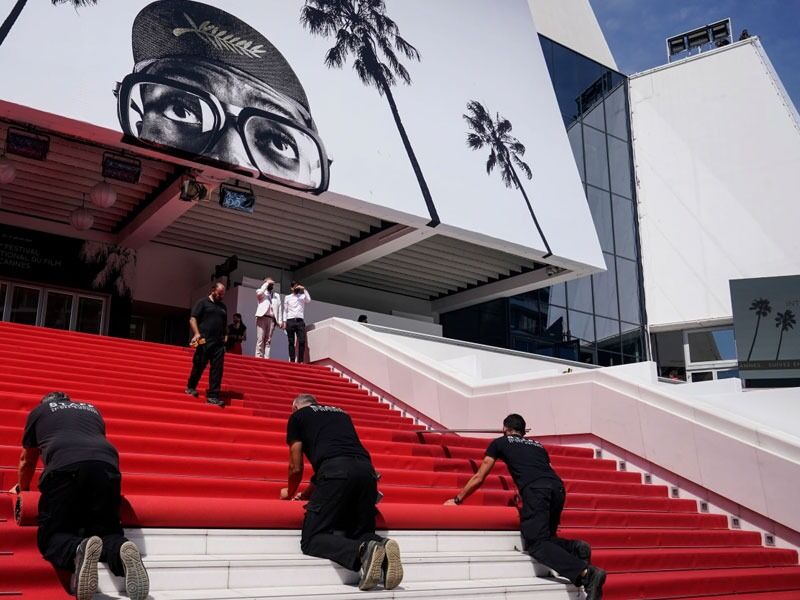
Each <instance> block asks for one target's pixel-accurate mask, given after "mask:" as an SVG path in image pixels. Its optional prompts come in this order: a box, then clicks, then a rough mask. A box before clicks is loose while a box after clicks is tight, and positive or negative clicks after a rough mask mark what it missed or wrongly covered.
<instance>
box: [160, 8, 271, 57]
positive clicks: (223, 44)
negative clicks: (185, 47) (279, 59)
mask: <svg viewBox="0 0 800 600" xmlns="http://www.w3.org/2000/svg"><path fill="white" fill-rule="evenodd" d="M183 16H184V17H186V21H188V23H189V25H191V27H176V28H175V29H173V30H172V35H174V36H175V37H180V36H182V35H183V34H185V33H194V34H195V35H196V36H197V37H199V38H200V39H201V40H203V41H204V42H205V43H206V44H210V45H211V46H214V47H216V48H219V49H220V50H226V51H228V52H235V53H236V54H239V55H241V56H249V57H250V58H261V57H262V55H263V54H264V53H265V52H266V51H267V50H266V49H265V48H264V46H263V45H262V44H255V45H254V44H253V42H252V41H251V40H245V39H243V38H242V37H241V36H238V35H236V34H235V33H231V32H229V31H227V30H225V29H220V28H219V27H217V26H216V25H214V24H213V23H211V22H210V21H203V22H202V23H200V25H199V26H198V25H197V24H196V23H195V22H194V20H193V19H192V18H191V17H190V16H189V15H187V14H186V13H183Z"/></svg>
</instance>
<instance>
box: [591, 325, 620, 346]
mask: <svg viewBox="0 0 800 600" xmlns="http://www.w3.org/2000/svg"><path fill="white" fill-rule="evenodd" d="M595 328H596V331H597V347H598V348H599V349H601V350H611V351H614V352H618V351H619V344H620V339H619V321H615V320H614V319H605V318H603V317H595Z"/></svg>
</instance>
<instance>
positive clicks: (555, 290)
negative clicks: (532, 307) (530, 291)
mask: <svg viewBox="0 0 800 600" xmlns="http://www.w3.org/2000/svg"><path fill="white" fill-rule="evenodd" d="M541 292H542V293H541V294H539V306H540V308H541V310H545V309H546V308H547V306H548V305H550V304H555V305H557V306H566V305H567V288H566V286H565V285H564V284H563V283H557V284H556V285H551V286H550V287H549V288H546V289H543V290H541Z"/></svg>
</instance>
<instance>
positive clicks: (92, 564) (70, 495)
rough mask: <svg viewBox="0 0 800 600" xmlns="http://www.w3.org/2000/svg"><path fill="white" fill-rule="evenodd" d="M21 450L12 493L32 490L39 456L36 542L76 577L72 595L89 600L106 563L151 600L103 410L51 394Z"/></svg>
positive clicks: (139, 598)
mask: <svg viewBox="0 0 800 600" xmlns="http://www.w3.org/2000/svg"><path fill="white" fill-rule="evenodd" d="M22 448H23V449H22V454H21V455H20V461H19V471H18V474H19V479H18V483H17V485H15V486H14V487H13V488H12V489H11V490H10V491H11V492H12V493H17V494H18V493H20V492H26V491H28V490H30V487H31V480H32V479H33V475H34V473H35V472H36V463H37V461H38V460H39V457H40V456H41V457H42V463H43V464H44V472H43V473H42V476H41V477H40V478H39V491H40V492H41V497H40V499H39V516H38V517H37V521H38V523H39V529H38V531H37V543H38V546H39V551H40V552H41V553H42V556H43V557H44V558H45V559H47V560H48V561H50V562H51V563H52V564H53V566H54V567H56V568H59V569H65V570H67V571H71V572H72V578H71V581H70V586H71V590H70V593H72V594H74V595H75V596H76V597H77V598H78V600H90V599H91V598H92V597H93V596H94V594H95V592H96V591H97V562H98V561H102V562H105V563H107V564H108V567H109V569H111V572H112V573H114V575H117V576H118V577H125V589H126V590H127V592H128V596H129V597H130V598H132V599H133V600H144V599H145V598H147V594H148V592H149V589H150V580H149V578H148V576H147V570H146V569H145V567H144V564H143V563H142V557H141V554H140V553H139V549H138V548H137V547H136V544H134V543H133V542H131V541H129V540H128V539H127V538H126V537H125V535H124V533H123V531H122V525H121V523H120V517H119V509H120V501H121V497H120V485H121V482H122V476H121V475H120V472H119V455H118V453H117V449H116V448H115V447H114V446H113V445H111V443H110V442H109V441H108V440H107V439H106V426H105V422H104V421H103V417H102V416H101V415H100V412H99V411H98V410H97V408H95V407H94V406H93V405H92V404H88V403H86V402H73V401H72V400H71V399H70V397H69V396H68V395H67V394H65V393H64V392H50V393H48V394H45V396H44V397H43V398H42V400H41V402H40V403H39V405H38V406H37V407H36V408H34V409H33V410H32V411H31V412H30V414H29V415H28V420H27V422H26V423H25V432H24V433H23V435H22Z"/></svg>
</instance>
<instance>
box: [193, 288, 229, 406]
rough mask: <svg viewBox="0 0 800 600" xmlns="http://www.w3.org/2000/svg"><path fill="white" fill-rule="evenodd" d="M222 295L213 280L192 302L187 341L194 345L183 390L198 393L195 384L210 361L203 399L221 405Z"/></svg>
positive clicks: (225, 318)
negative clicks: (212, 283)
mask: <svg viewBox="0 0 800 600" xmlns="http://www.w3.org/2000/svg"><path fill="white" fill-rule="evenodd" d="M224 297H225V284H224V283H221V282H217V283H215V284H214V285H213V286H212V287H211V290H209V293H208V296H206V297H205V298H203V299H202V300H198V301H197V304H195V305H194V308H193V309H192V316H191V318H190V319H189V327H191V328H192V341H191V344H192V345H193V346H195V350H194V358H193V359H192V371H191V373H190V374H189V381H188V382H187V384H186V393H187V394H189V395H190V396H195V397H197V396H198V393H197V384H198V382H199V381H200V377H201V376H202V375H203V371H204V370H205V368H206V365H207V364H208V363H209V362H210V363H211V368H210V369H209V373H208V393H207V394H206V402H208V403H209V404H215V405H217V406H223V405H224V404H225V403H224V402H223V401H222V400H220V399H219V388H220V386H221V385H222V368H223V366H224V363H225V331H226V328H227V325H228V309H227V308H226V307H225V304H224V303H223V302H222V299H223V298H224Z"/></svg>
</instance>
